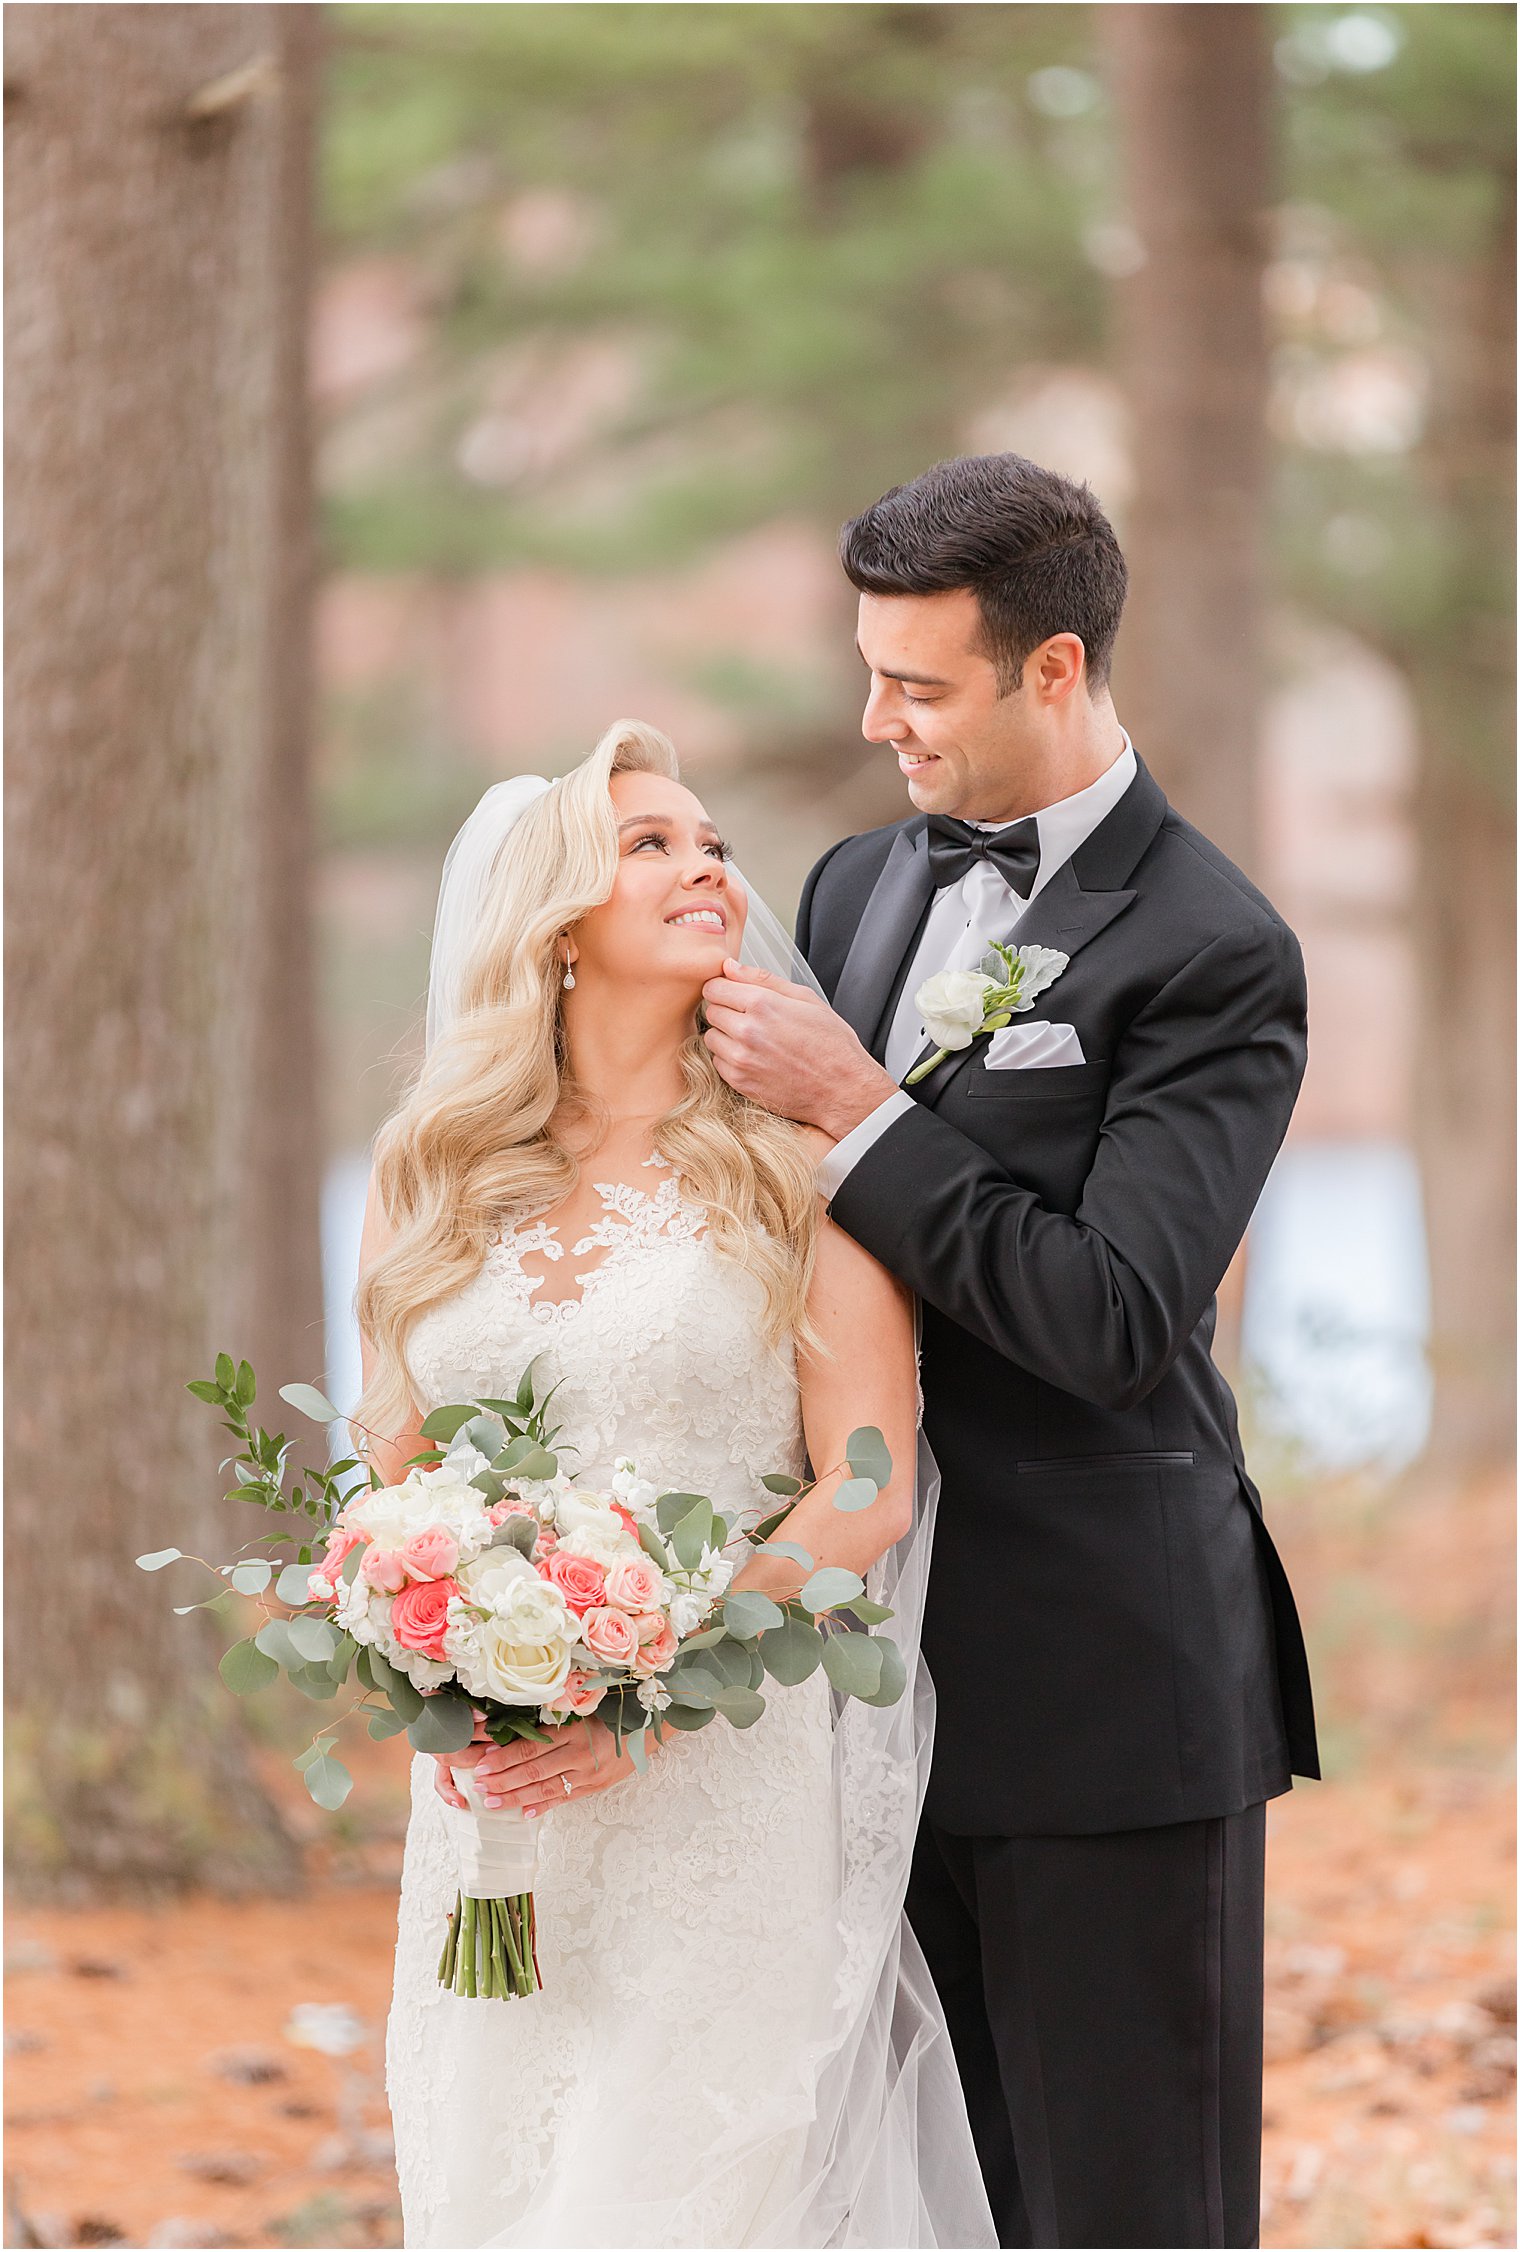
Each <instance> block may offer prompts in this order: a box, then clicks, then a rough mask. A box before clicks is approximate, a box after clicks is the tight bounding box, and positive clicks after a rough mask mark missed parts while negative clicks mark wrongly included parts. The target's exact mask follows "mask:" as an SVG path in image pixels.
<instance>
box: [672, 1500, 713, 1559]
mask: <svg viewBox="0 0 1520 2252" xmlns="http://www.w3.org/2000/svg"><path fill="white" fill-rule="evenodd" d="M712 1520H713V1513H712V1503H711V1502H710V1501H706V1500H702V1501H699V1502H698V1503H697V1505H696V1507H695V1508H694V1509H692V1510H690V1511H689V1512H688V1513H687V1515H686V1516H684V1517H683V1518H682V1519H681V1520H680V1522H679V1523H678V1524H677V1525H676V1526H674V1527H673V1529H672V1531H671V1535H670V1545H671V1547H672V1549H674V1551H675V1557H676V1562H677V1563H678V1564H682V1565H684V1566H685V1568H686V1570H687V1571H688V1572H691V1571H695V1570H696V1568H697V1566H698V1565H699V1564H700V1563H701V1561H702V1551H703V1549H704V1548H710V1547H711V1545H712V1530H713V1521H712Z"/></svg>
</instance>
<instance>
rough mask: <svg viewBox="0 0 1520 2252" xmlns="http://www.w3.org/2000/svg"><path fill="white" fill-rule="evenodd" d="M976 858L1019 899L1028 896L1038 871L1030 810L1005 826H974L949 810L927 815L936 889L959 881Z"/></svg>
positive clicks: (1035, 833) (1035, 827)
mask: <svg viewBox="0 0 1520 2252" xmlns="http://www.w3.org/2000/svg"><path fill="white" fill-rule="evenodd" d="M978 860H990V861H991V862H992V865H993V867H994V868H996V870H997V872H998V874H999V875H1000V876H1001V877H1002V878H1003V880H1004V882H1005V883H1006V884H1008V885H1009V886H1010V888H1011V889H1012V890H1014V891H1016V892H1017V893H1018V895H1019V897H1020V899H1027V898H1028V897H1029V894H1030V892H1031V890H1032V889H1033V887H1034V880H1035V877H1036V876H1037V875H1038V874H1039V872H1040V831H1039V827H1038V825H1037V823H1036V821H1035V818H1034V815H1033V814H1032V813H1031V814H1030V815H1028V816H1027V818H1026V819H1024V820H1023V821H1013V822H1010V824H1009V826H1008V827H1007V828H1006V829H973V828H972V826H971V824H970V822H969V821H952V820H951V818H950V816H949V814H948V813H931V814H930V816H929V866H930V869H931V870H932V871H933V875H934V884H935V889H936V890H942V889H943V888H944V886H945V885H946V884H958V883H959V882H960V880H961V878H962V876H964V875H965V873H966V870H967V869H968V868H971V867H974V866H975V864H976V862H977V861H978Z"/></svg>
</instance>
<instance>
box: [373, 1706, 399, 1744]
mask: <svg viewBox="0 0 1520 2252" xmlns="http://www.w3.org/2000/svg"><path fill="white" fill-rule="evenodd" d="M405 1726H406V1722H405V1721H404V1720H403V1719H402V1717H401V1715H400V1713H399V1712H372V1713H371V1714H370V1716H369V1732H370V1734H371V1735H372V1736H373V1737H374V1739H375V1741H376V1743H377V1744H379V1743H383V1742H384V1741H385V1739H386V1737H387V1736H399V1735H400V1733H401V1731H402V1729H403V1728H404V1727H405Z"/></svg>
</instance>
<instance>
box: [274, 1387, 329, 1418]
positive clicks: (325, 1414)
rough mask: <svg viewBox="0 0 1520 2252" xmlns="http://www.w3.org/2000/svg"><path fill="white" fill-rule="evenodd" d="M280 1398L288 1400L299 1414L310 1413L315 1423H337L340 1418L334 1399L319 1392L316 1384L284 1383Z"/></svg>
mask: <svg viewBox="0 0 1520 2252" xmlns="http://www.w3.org/2000/svg"><path fill="white" fill-rule="evenodd" d="M280 1398H281V1399H282V1400H285V1401H287V1402H288V1403H289V1405H290V1406H291V1407H293V1408H295V1409H296V1410H297V1412H298V1413H299V1414H301V1415H309V1416H310V1417H311V1420H312V1422H313V1423H337V1422H338V1421H339V1420H340V1418H339V1414H338V1410H337V1409H336V1408H335V1407H334V1406H333V1404H332V1401H331V1400H330V1399H328V1398H327V1396H326V1394H325V1393H322V1392H319V1391H318V1390H317V1388H316V1386H315V1384H282V1385H281V1386H280Z"/></svg>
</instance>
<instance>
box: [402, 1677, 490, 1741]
mask: <svg viewBox="0 0 1520 2252" xmlns="http://www.w3.org/2000/svg"><path fill="white" fill-rule="evenodd" d="M474 1733H475V1712H474V1708H473V1707H472V1705H471V1703H470V1700H469V1698H468V1697H461V1696H460V1695H459V1693H458V1692H457V1690H452V1689H439V1690H436V1691H435V1692H434V1693H433V1695H432V1696H430V1697H424V1698H423V1700H422V1710H421V1712H419V1713H418V1715H417V1717H416V1719H415V1720H414V1721H413V1722H412V1723H411V1725H410V1727H409V1728H408V1729H407V1734H408V1736H409V1737H410V1738H411V1742H412V1748H413V1750H414V1751H419V1752H462V1751H463V1750H464V1748H465V1746H466V1744H468V1742H469V1741H470V1738H471V1737H472V1736H473V1735H474Z"/></svg>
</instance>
